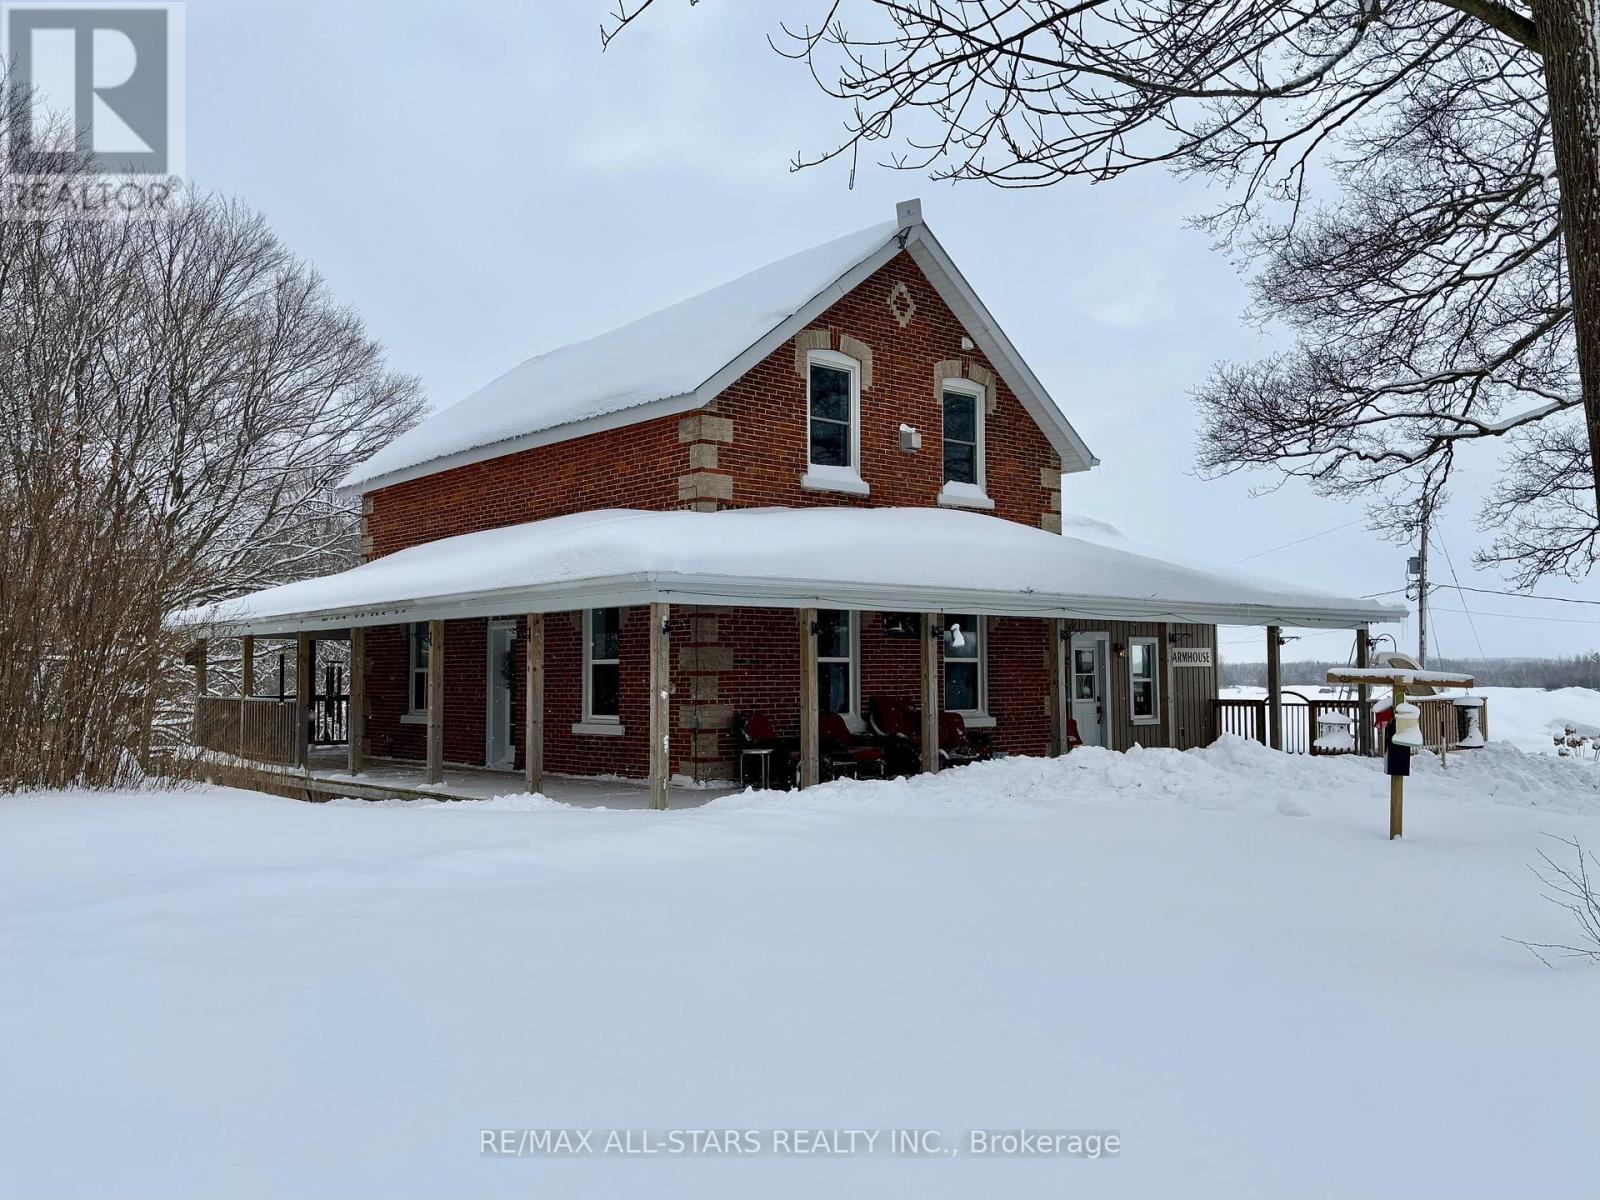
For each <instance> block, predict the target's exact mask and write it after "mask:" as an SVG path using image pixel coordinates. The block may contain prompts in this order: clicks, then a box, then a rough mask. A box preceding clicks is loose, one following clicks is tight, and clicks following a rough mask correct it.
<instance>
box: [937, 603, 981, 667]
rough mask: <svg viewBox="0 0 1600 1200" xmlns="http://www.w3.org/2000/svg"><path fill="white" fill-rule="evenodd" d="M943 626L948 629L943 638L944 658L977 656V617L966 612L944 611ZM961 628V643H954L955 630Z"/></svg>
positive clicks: (973, 657)
mask: <svg viewBox="0 0 1600 1200" xmlns="http://www.w3.org/2000/svg"><path fill="white" fill-rule="evenodd" d="M944 627H945V628H946V629H947V630H949V631H950V632H948V633H947V634H945V639H944V656H945V657H946V658H972V659H975V658H977V657H978V638H979V636H980V634H979V633H978V619H977V618H976V617H974V616H972V615H971V614H970V613H967V614H954V613H946V614H945V618H944ZM957 627H960V629H961V643H962V644H961V645H959V646H958V645H956V641H955V630H956V628H957Z"/></svg>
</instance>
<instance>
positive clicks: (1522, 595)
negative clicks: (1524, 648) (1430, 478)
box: [1362, 552, 1600, 606]
mask: <svg viewBox="0 0 1600 1200" xmlns="http://www.w3.org/2000/svg"><path fill="white" fill-rule="evenodd" d="M1445 557H1446V558H1448V557H1449V553H1448V552H1446V554H1445ZM1433 586H1434V587H1453V588H1454V589H1455V590H1456V591H1458V592H1477V593H1478V594H1479V595H1480V596H1511V597H1513V598H1515V599H1517V600H1543V601H1545V602H1546V603H1547V604H1592V605H1596V606H1600V600H1579V599H1577V598H1575V597H1572V596H1535V595H1533V594H1532V593H1531V592H1507V591H1503V590H1501V589H1499V588H1475V587H1467V586H1465V585H1464V584H1460V583H1456V584H1449V583H1436V584H1434V585H1433ZM1362 598H1363V599H1370V597H1362ZM1463 603H1465V601H1463Z"/></svg>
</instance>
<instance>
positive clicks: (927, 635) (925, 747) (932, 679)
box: [922, 613, 983, 772]
mask: <svg viewBox="0 0 1600 1200" xmlns="http://www.w3.org/2000/svg"><path fill="white" fill-rule="evenodd" d="M976 619H977V620H979V621H981V620H983V618H982V617H978V618H976ZM941 624H942V622H941V620H940V615H939V614H938V613H923V614H922V769H923V770H924V771H930V772H931V771H937V770H938V769H939V709H940V708H941V705H940V703H939V691H940V688H939V643H940V642H941V641H942V640H943V638H944V630H943V629H942V628H941Z"/></svg>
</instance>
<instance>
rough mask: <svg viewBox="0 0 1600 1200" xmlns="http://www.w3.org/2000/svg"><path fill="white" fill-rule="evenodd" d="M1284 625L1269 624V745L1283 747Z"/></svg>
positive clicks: (1274, 747) (1275, 748)
mask: <svg viewBox="0 0 1600 1200" xmlns="http://www.w3.org/2000/svg"><path fill="white" fill-rule="evenodd" d="M1282 656H1283V627H1282V626H1281V625H1268V626H1267V745H1269V746H1271V747H1272V748H1273V749H1274V750H1282V749H1283V708H1282V706H1281V703H1280V702H1281V701H1282V699H1283V662H1282V661H1281V660H1282Z"/></svg>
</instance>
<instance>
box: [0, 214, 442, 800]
mask: <svg viewBox="0 0 1600 1200" xmlns="http://www.w3.org/2000/svg"><path fill="white" fill-rule="evenodd" d="M421 407H422V402H421V399H420V395H419V390H418V387H417V384H416V382H415V381H414V380H412V379H410V378H405V377H400V376H396V375H394V374H392V373H390V372H389V371H388V370H387V369H386V368H385V366H384V363H383V356H382V352H381V350H380V348H379V347H378V346H377V345H376V344H375V343H374V342H373V341H372V339H371V338H370V337H369V336H368V334H367V333H366V331H365V330H364V328H363V326H362V324H361V321H360V320H359V318H358V317H357V316H356V315H355V314H354V313H352V312H351V311H349V310H348V309H346V308H343V307H341V306H339V305H338V304H336V303H335V302H334V301H333V299H332V298H331V297H330V296H329V295H328V292H327V289H326V286H325V285H324V284H323V282H322V280H321V279H320V278H319V277H318V276H317V274H316V273H315V271H313V270H312V269H311V268H310V267H308V266H307V265H306V264H304V263H303V262H300V261H299V260H297V259H296V258H295V257H294V256H293V255H291V254H290V253H289V251H288V250H287V249H286V248H285V247H284V246H283V245H282V243H281V242H279V241H278V239H277V237H276V236H275V235H274V234H273V233H272V231H271V230H270V229H269V228H268V227H267V225H266V223H265V222H264V221H263V220H262V219H261V218H260V217H259V216H257V215H256V214H254V213H251V212H250V211H248V210H247V209H245V208H243V207H242V206H240V205H237V204H235V203H231V202H228V201H226V200H221V199H215V198H206V197H200V198H196V199H193V200H191V201H190V202H189V204H188V205H187V206H186V207H184V208H183V209H181V210H180V211H178V212H177V213H175V214H174V215H172V216H171V218H170V219H167V220H162V221H153V222H95V221H83V220H73V219H71V218H70V217H69V216H60V217H53V218H49V219H31V220H29V219H17V220H7V221H3V222H0V643H3V644H4V645H5V647H6V653H5V654H4V655H0V788H6V787H15V786H66V785H70V784H75V783H89V784H109V783H115V782H119V781H121V780H123V779H126V778H128V777H130V776H131V775H135V774H137V773H138V772H140V771H142V770H143V769H145V767H146V766H147V765H148V762H149V760H150V757H151V755H152V753H153V751H154V749H155V747H153V746H152V740H151V739H152V729H153V728H154V727H155V726H156V723H157V716H158V714H159V713H160V712H161V711H162V710H163V709H164V708H165V707H167V706H170V705H173V704H181V701H182V699H183V698H184V695H185V690H186V688H187V687H188V678H187V676H186V675H185V673H184V672H183V671H182V670H181V666H180V664H181V654H182V649H183V647H182V646H181V645H179V644H177V643H176V642H175V640H174V638H173V636H172V635H171V634H170V633H169V632H167V631H166V629H165V626H164V622H165V620H166V618H167V617H168V616H169V615H170V613H171V612H172V611H173V610H174V609H178V608H181V607H184V606H187V605H190V604H194V603H197V602H201V601H205V600H210V599H215V598H218V597H222V596H226V595H231V594H236V593H237V592H239V591H242V590H245V589H248V588H252V587H259V586H264V585H267V584H271V583H276V582H282V581H285V580H288V579H293V578H297V577H301V576H304V575H309V574H315V573H318V572H321V571H325V570H327V569H330V568H331V567H333V566H336V565H344V564H347V563H349V562H352V561H354V548H355V538H356V534H355V530H356V523H357V519H358V518H357V514H356V513H355V511H354V510H353V509H352V508H350V507H348V506H344V505H341V504H339V503H336V502H335V500H334V498H333V496H332V492H331V489H332V486H333V485H334V484H335V483H336V482H337V481H338V479H339V478H340V477H341V476H342V475H343V474H344V473H345V472H346V471H347V470H348V469H349V468H350V467H351V466H352V465H353V464H354V463H356V462H359V461H360V460H362V459H364V458H365V457H367V456H368V455H370V454H371V453H372V451H373V450H374V449H376V448H377V447H378V446H380V445H381V444H383V443H384V442H385V441H387V440H388V439H390V438H392V437H394V436H396V435H397V434H398V433H400V432H402V431H403V430H404V429H406V428H407V427H409V426H410V425H411V424H413V423H414V422H415V421H416V419H417V418H418V416H419V414H420V411H421Z"/></svg>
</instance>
